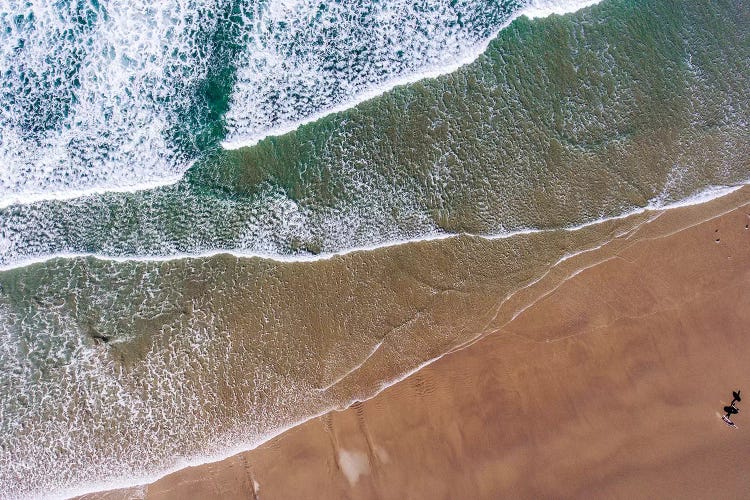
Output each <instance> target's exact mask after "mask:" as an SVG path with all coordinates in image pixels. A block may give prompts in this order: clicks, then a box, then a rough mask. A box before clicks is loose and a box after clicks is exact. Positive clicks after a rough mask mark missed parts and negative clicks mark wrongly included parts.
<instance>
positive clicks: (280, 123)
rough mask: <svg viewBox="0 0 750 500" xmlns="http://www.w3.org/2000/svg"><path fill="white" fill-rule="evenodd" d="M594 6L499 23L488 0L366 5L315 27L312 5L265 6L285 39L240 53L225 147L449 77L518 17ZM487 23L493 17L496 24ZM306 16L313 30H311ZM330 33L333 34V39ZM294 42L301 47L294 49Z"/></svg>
mask: <svg viewBox="0 0 750 500" xmlns="http://www.w3.org/2000/svg"><path fill="white" fill-rule="evenodd" d="M598 1H599V0H563V1H560V0H531V1H530V2H528V3H527V4H525V5H523V6H521V7H520V8H516V9H515V12H513V13H511V14H510V15H503V16H499V15H498V13H497V12H496V11H494V10H493V7H497V6H498V5H499V3H495V2H490V3H488V4H486V5H485V4H484V3H483V2H477V3H476V4H472V5H467V4H465V3H459V4H457V5H450V6H449V5H448V4H447V3H446V2H440V1H424V2H421V3H419V8H418V12H415V11H416V10H417V8H416V7H414V5H415V4H414V3H413V2H408V1H406V0H403V1H402V0H392V1H390V2H383V3H379V4H377V5H376V6H375V7H373V6H372V5H370V4H369V2H364V3H361V5H360V2H348V3H346V4H334V5H332V6H329V9H328V10H326V11H325V12H326V14H325V16H322V17H323V19H318V18H319V17H320V16H319V12H318V7H317V6H305V5H304V4H302V3H300V2H278V3H272V4H270V5H271V6H274V7H273V8H270V7H269V8H268V9H267V10H264V11H261V12H260V15H261V17H262V19H263V26H265V29H266V30H268V32H269V33H270V28H269V27H272V26H276V25H278V24H279V23H281V22H285V23H287V24H286V26H285V31H284V32H283V33H281V34H278V33H276V32H274V34H273V36H266V37H264V36H261V37H260V40H261V41H260V42H259V44H260V45H259V46H253V47H252V48H251V49H249V50H248V51H247V53H246V54H245V56H244V59H243V62H242V64H241V65H240V70H239V78H238V84H237V85H236V87H235V89H234V92H233V94H232V104H231V107H230V110H229V112H228V114H227V122H228V125H229V127H228V128H229V134H228V136H227V138H226V139H225V140H224V142H223V146H224V147H226V148H228V149H236V148H240V147H245V146H251V145H254V144H256V143H257V142H258V141H260V140H262V139H264V138H266V137H268V136H276V135H281V134H284V133H287V132H290V131H292V130H294V129H296V128H298V127H299V126H301V125H303V124H306V123H310V122H312V121H315V120H318V119H320V118H322V117H324V116H326V115H328V114H331V113H337V112H340V111H343V110H346V109H348V108H351V107H354V106H356V105H357V104H359V103H361V102H363V101H366V100H369V99H372V98H373V97H376V96H378V95H380V94H383V93H384V92H387V91H389V90H391V89H393V88H394V87H396V86H399V85H406V84H409V83H413V82H416V81H419V80H423V79H425V78H435V77H437V76H440V75H444V74H448V73H451V72H453V71H455V70H456V69H458V68H460V67H461V66H464V65H466V64H469V63H471V62H473V61H474V60H476V59H477V58H478V57H479V56H480V55H481V54H482V53H483V52H484V51H485V50H486V49H487V45H488V44H489V42H490V41H491V40H492V39H493V38H495V36H497V34H498V32H499V31H500V30H502V29H503V28H505V27H507V26H508V25H509V24H510V23H511V22H512V21H513V20H514V19H516V18H517V17H519V16H522V15H526V16H528V17H532V18H537V17H545V16H549V15H552V14H565V13H570V12H574V11H576V10H579V9H581V8H583V7H587V6H590V5H593V4H596V3H598ZM493 16H497V20H496V21H494V22H493V19H492V18H493ZM313 18H315V19H317V22H315V23H310V19H313ZM466 18H469V19H473V20H474V22H473V24H470V25H469V26H466V25H465V24H463V23H462V21H461V20H462V19H466ZM333 26H335V32H336V35H335V36H333V37H331V36H330V33H329V32H330V31H332V28H333ZM301 38H302V39H307V40H309V43H307V44H305V46H304V47H303V48H301V50H300V47H299V46H298V43H299V40H300V39H301ZM316 39H319V40H325V43H321V44H320V45H316V44H315V43H313V42H312V41H313V40H316ZM362 50H365V51H366V52H367V55H368V61H367V64H366V65H364V66H363V67H361V68H360V67H356V68H354V67H352V66H351V64H352V63H351V61H352V60H354V59H356V57H357V54H358V52H359V51H362ZM402 54H405V56H404V55H402ZM355 64H356V63H355ZM259 68H260V69H262V70H259ZM268 68H273V71H268ZM300 89H304V91H303V92H300Z"/></svg>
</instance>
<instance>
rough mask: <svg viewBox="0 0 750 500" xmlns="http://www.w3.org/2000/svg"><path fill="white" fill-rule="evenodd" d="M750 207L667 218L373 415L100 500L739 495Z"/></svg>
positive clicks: (330, 422)
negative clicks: (725, 418)
mask: <svg viewBox="0 0 750 500" xmlns="http://www.w3.org/2000/svg"><path fill="white" fill-rule="evenodd" d="M749 198H750V189H748V188H743V189H742V190H740V191H737V192H735V193H732V194H730V195H728V196H725V197H723V198H720V199H717V200H714V201H712V202H709V203H707V204H702V205H694V206H689V207H683V208H678V209H672V210H667V211H664V212H655V213H652V214H650V217H649V219H648V222H645V223H643V224H640V225H638V226H636V227H635V228H634V229H631V230H630V231H628V232H626V233H624V234H622V235H621V236H620V237H619V238H615V239H613V240H612V241H610V242H608V243H607V244H605V245H603V246H602V247H601V248H598V249H594V250H591V251H587V252H583V253H581V254H579V255H576V256H574V257H571V258H568V259H566V260H565V261H563V262H561V263H560V264H558V265H557V266H555V267H554V268H552V269H551V270H550V272H548V273H547V274H546V275H545V276H544V277H543V278H542V279H540V280H537V281H536V282H534V283H532V284H530V285H529V286H527V287H525V288H523V289H521V290H519V291H517V292H516V293H514V294H513V295H511V296H510V297H509V298H506V299H505V300H503V301H501V302H500V306H499V307H498V309H497V314H496V316H495V318H494V319H493V320H492V321H490V323H489V325H488V328H487V329H486V331H484V332H482V335H481V338H480V339H479V340H477V341H475V342H473V343H472V344H471V345H468V346H466V347H464V348H461V349H457V350H455V351H454V352H452V353H449V354H447V355H445V356H443V357H442V358H440V359H439V360H437V361H436V362H434V363H432V364H430V365H428V366H426V367H424V368H422V369H421V370H418V371H417V372H416V373H414V374H412V375H410V376H409V377H407V378H405V379H404V380H402V381H401V382H398V383H396V384H394V385H392V386H391V387H388V388H387V389H385V390H384V391H382V392H381V393H379V394H377V395H376V396H375V397H373V398H372V399H368V400H366V401H363V402H357V403H355V404H353V405H351V406H350V407H349V408H346V409H344V410H342V411H332V412H330V413H328V414H326V415H324V416H322V417H318V418H314V419H312V420H309V421H307V422H306V423H304V424H302V425H299V426H297V427H295V428H293V429H291V430H289V431H287V432H285V433H283V434H281V435H280V436H278V437H276V438H274V439H272V440H271V441H269V442H267V443H265V444H263V445H261V446H260V447H258V448H256V449H254V450H251V451H247V452H244V453H241V454H238V455H235V456H233V457H231V458H229V459H226V460H224V461H221V462H216V463H211V464H206V465H202V466H198V467H190V468H186V469H183V470H181V471H178V472H176V473H173V474H170V475H168V476H165V477H164V478H162V479H160V480H158V481H156V482H155V483H153V484H150V485H147V486H142V487H137V488H132V489H129V490H116V491H110V492H105V493H99V494H92V495H88V496H87V497H86V498H154V499H172V498H175V499H176V498H376V497H380V498H498V497H506V496H511V497H516V498H517V497H523V498H532V497H536V498H538V497H556V498H563V497H564V498H581V497H584V498H633V497H637V496H641V497H642V496H651V497H654V496H662V497H663V496H669V497H680V498H706V497H710V496H714V495H718V494H721V495H723V496H729V497H732V498H734V497H740V496H742V495H743V494H745V493H746V492H747V491H748V488H750V477H748V476H747V475H746V474H745V472H744V471H745V463H744V462H743V461H742V458H743V457H744V456H745V454H746V453H745V452H746V450H747V449H748V446H750V434H748V431H747V429H750V420H747V419H748V418H750V417H747V416H746V415H745V414H744V412H741V413H740V414H739V415H737V416H736V418H735V422H736V423H737V424H738V426H739V428H738V429H731V428H729V427H728V426H727V425H725V424H724V423H723V422H722V421H721V419H720V411H721V408H722V407H723V406H724V405H725V404H728V403H729V400H730V399H731V390H732V389H738V388H739V389H744V388H745V386H746V384H747V382H748V381H749V380H750V365H749V364H748V363H747V359H749V358H750V342H748V341H747V335H748V333H749V332H748V325H750V293H748V290H750V266H748V263H749V262H750V229H748V227H749V226H748V225H749V224H750V203H748V199H749ZM455 313H456V320H457V321H460V320H461V318H460V314H461V312H460V311H455ZM745 390H748V391H750V389H745ZM748 394H750V392H749V393H748ZM743 406H744V404H743V403H740V408H741V409H742V408H743Z"/></svg>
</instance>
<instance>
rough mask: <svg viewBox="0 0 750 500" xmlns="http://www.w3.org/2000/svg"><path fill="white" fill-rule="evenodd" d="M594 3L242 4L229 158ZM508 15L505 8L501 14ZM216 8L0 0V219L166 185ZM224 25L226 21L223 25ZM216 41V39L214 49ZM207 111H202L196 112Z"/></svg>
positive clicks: (177, 0) (177, 168)
mask: <svg viewBox="0 0 750 500" xmlns="http://www.w3.org/2000/svg"><path fill="white" fill-rule="evenodd" d="M592 3H594V2H592V1H581V0H564V1H555V0H546V1H540V0H532V1H531V2H530V3H529V4H528V5H526V6H524V5H523V4H522V5H521V6H520V7H519V6H515V7H512V8H511V9H510V11H511V12H510V13H507V12H504V11H503V9H502V5H501V4H499V3H498V2H489V1H488V2H477V3H471V4H470V3H467V2H458V3H453V5H451V3H449V2H447V1H438V0H423V1H421V2H418V3H414V2H407V1H406V0H389V1H386V2H379V3H377V4H372V3H371V2H369V1H357V2H344V3H331V4H329V5H325V6H323V5H322V4H318V3H309V2H301V1H291V0H272V1H270V2H258V3H254V2H253V1H251V0H248V1H247V2H245V3H244V4H243V12H244V16H245V17H244V18H243V20H242V22H241V24H242V27H241V28H240V30H239V35H238V36H239V39H238V40H236V42H237V43H241V44H244V46H245V47H246V48H245V50H244V52H243V53H242V55H241V56H240V57H239V59H238V60H236V61H227V64H236V65H237V77H238V78H237V83H236V85H235V87H234V90H233V92H232V99H231V106H230V109H229V111H228V113H227V116H226V119H227V124H228V131H229V134H228V136H227V137H226V139H225V141H224V145H225V146H226V147H228V148H237V147H240V146H243V145H249V144H253V143H255V142H257V141H258V140H260V139H262V138H264V137H267V136H269V135H278V134H282V133H285V132H288V131H291V130H294V129H295V128H297V127H298V126H300V125H301V124H303V123H307V122H310V121H313V120H316V119H319V118H320V117H322V116H325V115H326V114H329V113H332V112H336V111H340V110H343V109H346V108H349V107H352V106H355V105H357V104H358V103H360V102H362V101H363V100H367V99H370V98H372V97H374V96H376V95H378V94H380V93H382V92H385V91H387V90H389V89H391V88H393V87H394V86H396V85H402V84H405V83H410V82H414V81H416V80H420V79H423V78H431V77H435V76H438V75H440V74H444V73H449V72H452V71H454V70H455V69H456V68H458V67H460V66H462V65H464V64H467V63H469V62H471V61H473V60H474V59H476V58H477V57H478V56H479V55H480V54H481V53H482V52H483V51H484V50H485V49H486V46H487V44H488V43H489V41H490V40H491V39H492V38H493V37H494V36H495V35H496V34H497V32H498V31H499V30H500V29H502V28H503V27H504V26H506V25H507V24H508V23H509V22H510V21H511V20H512V19H514V18H516V17H518V16H519V15H521V14H527V15H530V16H535V17H538V16H540V15H549V14H552V13H565V12H569V11H572V10H575V9H577V8H580V7H582V6H586V5H590V4H592ZM508 4H509V5H510V4H511V2H508ZM221 5H222V4H220V2H219V0H168V1H166V2H159V3H158V4H153V3H151V2H145V1H142V0H138V1H136V2H133V1H128V2H125V1H121V0H120V1H117V0H116V1H112V2H107V3H106V4H104V3H103V4H101V5H99V6H97V5H95V4H93V3H91V4H90V3H87V2H77V3H76V2H73V3H70V4H68V3H59V2H58V3H51V2H45V1H41V0H34V1H30V2H26V1H23V2H22V1H18V0H0V13H2V14H5V15H4V16H2V17H0V27H1V28H2V31H1V32H0V42H2V43H0V65H1V66H2V67H4V68H8V71H7V72H6V73H4V75H3V83H4V87H3V91H2V94H0V105H1V106H0V108H1V111H2V113H0V165H2V168H0V208H1V207H7V206H9V205H13V204H28V203H34V202H36V201H40V200H47V199H71V198H76V197H80V196H87V195H90V194H98V193H102V192H108V191H118V192H122V191H135V190H141V189H149V188H152V187H155V186H162V185H167V184H171V183H174V182H176V181H177V180H179V179H180V177H181V175H182V174H183V173H184V172H185V171H186V169H187V168H188V167H189V166H190V160H191V158H189V157H185V154H186V153H184V152H182V151H181V150H180V147H179V146H178V145H176V144H175V143H174V141H173V139H174V138H173V137H171V136H170V130H171V128H172V127H175V126H179V125H180V124H179V123H178V122H179V121H180V120H181V119H182V118H183V116H182V115H180V112H179V110H182V111H185V110H186V109H189V108H190V106H192V105H193V104H194V103H193V102H192V99H193V96H192V95H191V89H193V88H194V87H195V86H196V85H197V84H198V83H199V82H201V81H202V80H203V79H204V78H205V77H206V75H207V74H208V71H209V68H208V61H209V59H210V57H211V55H212V50H213V49H214V48H213V47H210V46H206V43H205V40H201V39H200V37H199V35H198V34H201V33H202V34H206V33H208V34H210V33H212V32H213V31H215V29H216V27H217V23H219V22H229V21H227V20H226V19H221V20H219V16H217V15H211V14H213V13H215V11H218V10H220V9H219V7H221ZM232 22H234V21H232ZM209 38H210V37H209ZM198 111H200V112H202V111H203V110H198Z"/></svg>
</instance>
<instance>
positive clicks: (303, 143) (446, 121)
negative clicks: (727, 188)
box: [0, 0, 750, 496]
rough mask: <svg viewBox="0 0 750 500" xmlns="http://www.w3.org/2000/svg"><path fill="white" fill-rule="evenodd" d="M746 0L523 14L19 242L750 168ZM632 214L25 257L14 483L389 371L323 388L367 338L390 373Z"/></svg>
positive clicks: (136, 461) (437, 223) (4, 342)
mask: <svg viewBox="0 0 750 500" xmlns="http://www.w3.org/2000/svg"><path fill="white" fill-rule="evenodd" d="M749 21H750V11H749V10H748V7H747V6H746V5H743V4H742V2H739V1H735V2H715V1H708V0H706V1H696V2H668V1H640V2H618V1H605V2H603V3H602V4H600V5H598V6H595V7H592V8H590V9H586V10H584V11H582V12H579V13H577V14H574V15H569V16H564V17H559V16H553V17H550V18H546V19H539V20H534V21H530V20H528V19H519V20H517V21H515V22H514V23H513V24H512V25H511V26H510V27H509V28H508V29H506V30H504V31H502V32H501V33H500V35H499V36H498V38H497V40H495V41H494V42H492V43H491V44H490V47H489V49H488V50H487V52H486V54H485V55H484V56H482V57H481V58H480V59H479V60H477V61H476V62H475V63H473V64H471V65H469V66H466V67H464V68H462V69H460V70H458V71H456V72H455V73H452V74H450V75H447V76H444V77H440V78H437V79H431V80H424V81H422V82H419V83H416V84H413V85H409V86H404V87H400V88H397V89H396V90H394V91H392V92H388V93H386V94H384V95H382V96H380V97H378V98H375V99H372V100H370V101H367V102H365V103H363V104H361V105H359V106H357V107H356V108H354V109H351V110H349V111H346V112H342V113H339V114H335V115H332V116H329V117H327V118H324V119H321V120H319V121H317V122H314V123H311V124H309V125H305V126H303V127H301V128H300V129H298V130H297V131H295V132H292V133H289V134H286V135H284V136H281V137H276V138H269V139H267V140H264V141H262V142H261V143H259V144H258V145H256V146H254V147H251V148H244V149H239V150H236V151H215V152H214V153H212V154H211V155H210V156H209V157H208V158H206V159H203V160H201V161H200V162H198V163H197V164H196V165H194V166H193V168H191V170H190V171H189V172H188V173H187V175H186V176H185V178H184V179H183V180H182V181H180V182H179V183H178V184H176V185H174V186H170V187H165V188H160V189H155V190H151V191H142V192H138V193H127V194H115V193H110V194H106V195H98V196H92V197H88V198H79V199H76V200H73V201H67V202H43V203H37V204H33V205H23V206H11V207H9V208H6V209H3V210H2V211H1V212H0V231H2V233H1V234H2V240H1V241H0V244H1V245H3V247H2V248H3V251H2V254H1V255H2V259H3V262H2V263H3V264H4V265H6V266H9V265H13V264H14V263H17V262H19V261H22V260H23V259H26V258H34V257H37V256H44V255H54V254H59V253H69V252H83V253H98V254H104V255H119V256H128V255H144V254H146V255H148V254H151V255H160V256H164V255H179V254H181V253H185V252H203V251H212V250H215V249H230V250H237V251H244V252H268V253H276V254H282V255H289V254H292V255H294V254H300V253H318V252H329V251H336V250H340V249H343V248H349V247H353V246H359V245H372V244H376V243H383V242H386V241H388V240H391V239H403V238H413V237H419V236H424V235H428V234H434V233H440V232H463V231H465V232H474V233H495V232H501V231H508V230H513V229H518V228H526V227H534V228H559V227H562V226H568V225H573V224H578V223H581V222H585V221H590V220H595V219H598V218H600V217H607V216H612V215H618V214H621V213H623V212H625V211H628V210H630V209H632V208H635V207H642V206H644V205H646V204H647V203H649V201H651V200H656V202H666V201H670V200H675V199H679V198H681V197H684V196H686V195H689V194H691V193H693V192H695V191H700V190H702V189H703V188H705V187H706V186H709V185H713V184H731V183H737V182H742V181H745V180H747V179H748V177H750V168H749V167H750V165H748V158H750V154H749V153H750V144H749V143H748V134H747V125H746V124H747V121H748V116H749V115H750V103H749V102H748V99H747V97H746V93H747V89H748V88H750V85H748V83H750V82H749V81H748V80H750V68H748V64H749V62H750V57H749V56H750V44H748V42H747V40H748V30H749V29H750V22H749ZM213 105H215V106H216V113H218V114H220V113H221V109H223V108H221V106H222V105H223V104H222V103H221V102H219V101H217V102H216V103H214V104H213ZM210 133H213V132H210ZM631 223H632V222H627V223H624V222H622V221H617V222H610V223H606V224H604V226H602V227H600V226H592V227H590V228H586V229H584V230H582V231H578V232H575V233H571V232H566V231H552V232H545V233H536V234H532V235H524V236H518V237H515V238H511V239H508V240H495V241H493V242H489V243H488V242H484V241H480V240H478V239H475V238H472V237H469V236H465V237H462V238H460V239H456V240H449V241H436V242H427V243H426V242H422V243H412V244H410V245H404V246H396V247H391V248H386V249H381V250H377V251H373V252H362V253H355V254H350V255H347V256H344V257H337V258H334V259H332V260H323V261H317V262H296V263H288V262H287V263H281V262H275V261H270V260H261V259H250V258H239V257H232V256H227V255H222V256H215V257H211V258H198V259H176V260H173V261H169V262H134V261H130V262H113V261H99V260H95V259H91V258H75V259H69V258H57V259H53V260H49V261H46V262H42V263H37V264H34V265H30V266H25V267H20V268H17V269H11V270H7V271H4V272H2V273H0V285H1V286H2V288H1V289H0V317H1V318H2V323H0V393H2V394H3V395H4V397H3V398H2V399H1V400H0V417H1V418H0V423H1V425H2V432H0V449H2V450H3V453H2V454H0V457H1V458H0V484H3V485H10V486H9V487H8V488H5V490H6V491H7V492H8V493H7V494H8V495H9V496H16V495H21V494H30V493H39V492H43V491H50V490H53V489H62V488H70V487H74V486H76V485H79V484H81V483H91V482H96V481H116V480H124V479H123V478H133V477H140V476H143V475H147V474H153V473H156V472H158V471H160V470H162V469H163V468H164V467H171V466H173V465H175V457H179V456H188V457H192V456H194V455H202V454H221V453H226V452H227V450H229V449H231V446H233V445H238V446H240V445H243V444H244V445H246V444H248V443H250V442H252V441H254V440H257V439H260V438H261V437H262V436H264V435H267V434H268V433H269V432H270V431H272V430H273V429H275V428H276V427H278V426H283V425H286V424H289V423H290V422H293V421H295V420H297V419H300V418H303V417H305V416H308V415H310V414H311V413H316V412H319V411H323V410H325V409H326V408H328V407H331V406H335V405H339V404H345V403H346V402H348V401H349V400H350V399H351V398H355V397H363V396H365V395H367V394H370V393H371V392H372V391H373V390H374V389H375V387H374V386H367V385H357V384H350V385H347V384H346V383H345V384H343V387H339V386H336V385H334V386H333V388H332V390H330V391H324V390H321V389H324V388H326V387H328V386H329V385H331V384H333V383H334V382H336V381H337V380H338V379H339V378H340V377H341V376H343V375H345V374H346V373H347V372H348V371H349V370H351V369H352V368H354V367H356V366H357V365H358V364H359V363H361V362H362V361H363V360H365V359H368V356H370V354H371V353H372V354H373V356H374V355H375V354H376V353H377V355H378V356H379V357H378V358H377V359H378V361H377V363H374V367H372V368H371V370H372V371H373V373H374V374H375V375H373V376H371V377H370V378H369V380H370V381H377V383H380V382H384V381H387V380H388V379H389V378H390V377H392V376H393V375H394V374H397V373H404V372H406V371H408V370H410V369H413V368H414V367H416V366H418V364H419V363H421V362H422V361H425V360H427V359H430V358H431V357H434V356H437V355H439V354H441V353H443V352H445V351H446V350H448V349H450V348H451V347H454V346H455V345H457V344H460V343H461V342H463V341H465V340H466V339H467V338H471V336H472V335H475V334H476V333H477V332H479V331H481V329H482V328H483V327H484V326H485V325H486V324H487V322H488V321H489V319H490V318H491V316H492V314H493V311H494V308H495V306H496V305H497V301H498V300H499V298H500V297H503V296H504V295H505V294H507V293H508V292H510V291H511V290H513V289H514V288H515V287H516V286H518V285H519V284H521V283H526V282H528V281H529V280H532V279H534V278H536V277H538V276H540V275H541V274H543V273H544V271H545V270H546V269H548V267H549V266H550V265H551V264H554V263H555V262H556V261H557V260H558V259H559V258H561V257H562V256H564V255H565V254H567V253H570V252H574V251H577V250H580V249H582V248H586V247H588V246H593V245H596V244H597V242H600V241H602V240H603V239H609V238H611V237H613V236H614V235H615V234H616V233H617V231H618V230H622V229H624V228H623V227H620V226H618V225H619V224H625V226H627V225H628V224H631ZM456 311H461V312H462V313H463V314H464V315H465V318H457V317H456ZM381 358H382V359H381ZM362 379H363V380H366V379H368V378H367V377H364V376H363V377H362ZM373 383H375V382H373Z"/></svg>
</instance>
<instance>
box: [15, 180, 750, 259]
mask: <svg viewBox="0 0 750 500" xmlns="http://www.w3.org/2000/svg"><path fill="white" fill-rule="evenodd" d="M748 184H750V179H749V180H748V181H746V182H745V183H742V184H738V185H733V186H709V187H708V188H706V189H703V190H701V191H699V192H696V193H694V194H692V195H690V196H688V197H686V198H684V199H682V200H678V201H675V202H670V203H664V202H661V201H652V202H650V203H649V204H648V205H647V206H645V207H639V208H634V209H632V210H628V211H626V212H624V213H622V214H618V215H613V216H609V217H601V218H598V219H595V220H592V221H588V222H585V223H582V224H576V225H572V226H566V227H562V228H559V229H557V228H555V229H537V228H526V229H519V230H515V231H503V232H499V233H495V234H484V235H482V234H472V235H470V236H472V237H475V238H483V239H488V240H493V239H507V238H513V237H516V236H521V235H525V234H535V233H544V232H552V231H558V230H563V231H579V230H581V229H584V228H586V227H590V226H594V225H597V224H602V223H604V222H607V221H612V220H620V219H624V218H626V217H630V216H633V215H637V214H641V213H644V212H647V211H659V210H670V209H674V208H679V207H685V206H691V205H697V204H702V203H707V202H709V201H711V200H714V199H717V198H721V197H723V196H726V195H728V194H731V193H733V192H735V191H737V190H739V189H742V187H743V186H746V185H748ZM461 236H467V234H466V233H429V234H425V235H423V236H420V237H415V238H408V239H391V240H387V241H384V242H381V243H377V244H373V245H361V246H352V247H349V248H344V249H341V250H338V251H336V252H322V253H319V254H315V255H312V254H302V255H283V254H278V253H273V252H255V251H243V250H242V249H221V248H219V249H213V250H210V251H205V252H196V253H174V254H165V255H127V256H113V255H106V254H101V253H94V252H91V253H87V252H59V253H55V254H49V255H38V256H34V257H30V258H25V259H19V260H17V261H13V262H10V263H8V264H5V265H2V266H0V272H2V271H8V270H11V269H18V268H22V267H26V266H30V265H33V264H39V263H43V262H47V261H49V260H51V259H57V258H64V259H75V258H93V259H98V260H103V261H112V262H168V261H174V260H182V259H202V258H209V257H215V256H218V255H231V256H233V257H238V258H260V259H265V260H272V261H276V262H316V261H320V260H330V259H333V258H337V257H342V256H345V255H349V254H352V253H355V252H371V251H374V250H379V249H383V248H388V247H394V246H399V245H407V244H413V243H420V242H429V241H438V240H445V239H450V238H457V237H461ZM7 246H9V243H8V242H7V241H4V240H2V239H0V250H2V249H3V248H5V247H7ZM0 253H2V252H0Z"/></svg>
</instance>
